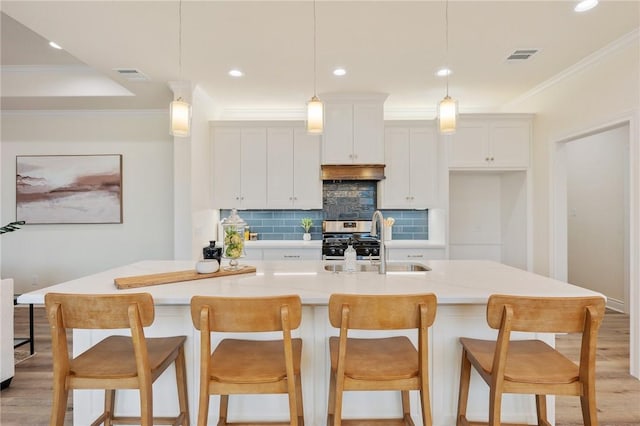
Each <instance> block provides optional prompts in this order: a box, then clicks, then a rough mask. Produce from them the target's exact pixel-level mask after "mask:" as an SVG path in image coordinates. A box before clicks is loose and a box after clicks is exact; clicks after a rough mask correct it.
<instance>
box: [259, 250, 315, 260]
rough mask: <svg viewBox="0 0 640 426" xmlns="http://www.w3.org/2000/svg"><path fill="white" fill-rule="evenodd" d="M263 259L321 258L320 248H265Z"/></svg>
mask: <svg viewBox="0 0 640 426" xmlns="http://www.w3.org/2000/svg"><path fill="white" fill-rule="evenodd" d="M262 258H263V259H264V260H322V249H320V247H318V248H269V249H267V248H265V249H263V252H262Z"/></svg>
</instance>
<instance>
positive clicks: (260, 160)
mask: <svg viewBox="0 0 640 426" xmlns="http://www.w3.org/2000/svg"><path fill="white" fill-rule="evenodd" d="M212 139H213V150H212V151H213V173H214V179H213V202H214V206H215V207H216V208H234V207H236V208H242V209H249V208H264V206H265V205H266V201H267V198H266V193H267V187H266V179H265V176H266V172H267V163H266V161H265V159H266V156H267V132H266V129H265V128H241V127H223V128H213V129H212Z"/></svg>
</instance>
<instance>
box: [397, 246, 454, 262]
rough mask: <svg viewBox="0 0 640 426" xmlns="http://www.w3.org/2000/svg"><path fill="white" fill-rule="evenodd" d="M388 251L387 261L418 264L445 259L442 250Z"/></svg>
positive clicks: (408, 249)
mask: <svg viewBox="0 0 640 426" xmlns="http://www.w3.org/2000/svg"><path fill="white" fill-rule="evenodd" d="M388 250H389V251H388V254H389V260H399V261H404V262H420V261H423V260H442V259H446V253H445V249H444V248H390V249H388Z"/></svg>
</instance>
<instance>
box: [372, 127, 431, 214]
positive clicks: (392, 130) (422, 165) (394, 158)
mask: <svg viewBox="0 0 640 426" xmlns="http://www.w3.org/2000/svg"><path fill="white" fill-rule="evenodd" d="M437 142H438V139H437V137H436V134H435V129H433V128H428V127H417V128H408V127H388V128H387V129H386V130H385V159H384V162H385V165H386V167H385V177H386V179H385V180H384V181H383V182H382V185H383V191H382V194H383V196H382V200H381V204H382V206H381V207H382V208H385V209H391V208H399V209H407V208H412V209H418V208H429V207H434V206H435V205H437V203H438V202H439V180H438V176H439V166H438V143H437Z"/></svg>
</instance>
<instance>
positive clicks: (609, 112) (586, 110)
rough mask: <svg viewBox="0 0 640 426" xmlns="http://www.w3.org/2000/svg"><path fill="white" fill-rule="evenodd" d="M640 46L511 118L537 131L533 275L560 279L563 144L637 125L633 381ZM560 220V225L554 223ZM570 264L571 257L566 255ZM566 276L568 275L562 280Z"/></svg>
mask: <svg viewBox="0 0 640 426" xmlns="http://www.w3.org/2000/svg"><path fill="white" fill-rule="evenodd" d="M639 75H640V38H639V33H638V31H637V30H636V31H634V32H633V33H631V34H629V35H627V36H625V37H623V38H621V39H620V40H618V41H617V42H615V43H613V44H612V45H610V46H607V47H606V48H605V49H603V50H602V51H600V52H598V53H597V54H596V55H594V56H593V57H590V58H586V59H585V61H584V62H583V63H580V64H577V65H576V67H575V68H574V69H572V70H568V71H567V73H566V74H565V75H563V76H560V77H559V78H557V79H556V80H555V81H553V82H548V84H545V85H544V86H541V87H539V88H537V89H536V90H534V91H532V92H531V93H530V94H528V96H526V97H524V98H522V99H520V100H518V101H516V102H514V103H513V104H512V105H511V106H510V108H509V109H508V110H507V111H506V112H528V113H535V114H536V116H535V117H536V118H535V119H534V131H533V192H534V193H533V210H534V211H533V220H534V232H533V235H534V241H533V244H534V246H533V250H534V253H533V258H534V259H533V260H534V271H535V272H538V273H540V274H543V275H551V276H554V277H559V275H558V271H560V270H561V269H562V268H563V267H565V268H566V265H564V266H563V265H558V264H556V263H554V262H556V259H559V258H562V256H561V254H559V253H557V252H556V251H557V250H566V246H565V247H563V245H562V244H558V243H557V242H558V241H556V240H557V238H558V230H557V229H556V222H555V221H554V220H555V219H557V220H558V221H561V220H564V221H565V222H566V215H565V214H560V215H559V216H558V217H556V214H557V212H559V211H561V209H559V208H558V205H554V204H553V203H554V202H556V201H559V202H562V201H563V200H562V199H561V197H560V198H558V200H556V190H555V185H556V182H555V180H556V177H558V176H556V170H555V169H554V165H555V162H556V161H557V158H556V157H555V155H556V149H557V145H558V143H560V142H563V141H566V140H568V139H572V138H573V137H575V136H578V135H581V134H588V133H594V132H596V131H597V130H598V129H603V128H608V127H611V126H612V125H614V124H616V123H623V122H629V123H630V131H629V133H630V140H629V143H630V154H629V159H628V161H629V173H630V179H629V180H630V182H631V185H630V188H629V192H630V219H629V222H630V244H629V246H630V248H629V259H630V260H629V265H630V269H629V271H630V293H629V300H630V301H631V303H632V305H631V309H630V310H631V341H630V348H631V360H630V364H631V373H632V374H634V375H635V376H637V377H638V376H640V349H639V348H640V225H639V224H640V203H639V200H640V126H638V122H639V115H640V112H639V111H640V81H639V78H638V76H639ZM552 219H554V220H552ZM565 258H566V254H565ZM560 275H561V274H560Z"/></svg>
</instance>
